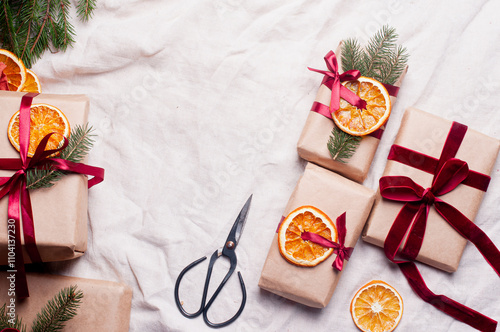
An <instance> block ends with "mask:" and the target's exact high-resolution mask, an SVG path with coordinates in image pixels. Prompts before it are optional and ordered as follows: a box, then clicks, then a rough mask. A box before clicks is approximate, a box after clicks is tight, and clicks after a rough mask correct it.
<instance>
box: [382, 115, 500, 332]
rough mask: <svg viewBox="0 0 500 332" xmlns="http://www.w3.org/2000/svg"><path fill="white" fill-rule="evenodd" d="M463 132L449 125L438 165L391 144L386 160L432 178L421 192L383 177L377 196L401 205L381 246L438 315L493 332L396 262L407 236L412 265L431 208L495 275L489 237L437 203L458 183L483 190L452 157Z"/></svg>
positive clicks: (480, 180)
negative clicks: (475, 248) (467, 241)
mask: <svg viewBox="0 0 500 332" xmlns="http://www.w3.org/2000/svg"><path fill="white" fill-rule="evenodd" d="M466 131H467V127H466V126H464V125H461V124H459V123H456V122H454V123H453V125H452V128H451V130H450V133H449V134H448V137H447V139H446V142H445V145H444V147H443V151H442V153H441V157H440V159H439V160H437V159H435V158H432V157H429V156H426V155H423V154H420V153H419V152H416V151H412V150H409V149H406V148H403V147H401V146H397V145H393V147H392V148H391V153H390V154H389V157H388V159H391V160H396V161H399V162H402V163H404V164H406V165H409V166H412V167H416V168H418V169H420V170H423V171H426V172H429V173H433V174H434V179H433V181H432V185H431V187H430V188H427V189H424V188H423V187H421V186H420V185H418V184H417V183H415V182H414V181H413V180H412V179H410V178H409V177H406V176H384V177H382V178H381V179H380V181H379V183H380V194H381V196H382V197H384V198H386V199H390V200H394V201H400V202H405V204H404V206H403V207H402V209H401V211H400V212H399V214H398V216H397V217H396V219H395V220H394V223H393V224H392V227H391V229H390V231H389V233H388V235H387V237H386V240H385V243H384V252H385V254H386V256H387V257H388V258H389V259H390V260H391V261H392V262H394V263H396V264H398V266H399V268H400V269H401V271H402V272H403V274H404V275H405V277H406V278H407V280H408V282H409V284H410V286H411V287H412V288H413V290H414V291H415V292H416V293H417V294H418V295H419V296H420V297H421V298H422V299H423V300H425V301H426V302H428V303H430V304H432V305H433V306H435V307H436V308H438V309H439V310H441V311H443V312H445V313H447V314H448V315H450V316H452V317H454V318H456V319H458V320H460V321H462V322H464V323H466V324H469V325H470V326H472V327H474V328H476V329H478V330H481V331H488V332H489V331H491V332H492V331H495V329H496V325H497V322H496V321H494V320H492V319H490V318H489V317H486V316H484V315H482V314H480V313H479V312H477V311H474V310H472V309H471V308H468V307H466V306H464V305H462V304H460V303H458V302H456V301H454V300H452V299H450V298H448V297H446V296H444V295H436V294H434V293H433V292H432V291H430V290H429V289H428V288H427V285H426V284H425V282H424V280H423V278H422V276H421V275H420V272H419V270H418V269H417V267H416V265H415V263H413V262H411V261H404V260H400V259H396V254H397V253H398V250H399V247H400V246H401V244H402V242H403V239H404V237H405V235H406V234H407V233H408V237H407V240H406V243H405V245H404V247H403V249H402V252H401V254H402V256H403V258H406V259H408V260H414V259H415V258H416V257H417V255H418V252H419V251H420V247H421V245H422V242H423V239H424V234H425V228H426V222H427V215H428V213H429V209H430V207H431V206H434V208H435V209H436V211H437V212H438V213H439V214H440V215H441V216H442V217H443V218H444V219H445V220H446V221H447V222H448V223H449V224H450V225H451V226H453V228H455V230H457V231H458V232H459V233H460V234H461V235H462V236H464V237H465V238H466V239H468V240H469V241H471V242H472V243H473V244H474V245H475V246H476V247H477V248H478V249H479V251H480V252H481V254H482V255H483V256H484V258H485V259H486V261H487V262H488V263H489V264H490V265H491V266H492V267H493V269H494V270H495V272H497V274H499V275H500V252H499V251H498V249H497V248H496V247H495V245H494V244H493V242H492V241H491V240H490V239H489V238H488V236H487V235H486V234H485V233H484V232H483V231H482V230H481V229H480V228H479V227H477V226H476V225H475V224H474V223H472V222H471V221H470V220H469V219H468V218H467V217H466V216H464V215H463V214H462V213H461V212H460V211H459V210H457V209H456V208H455V207H453V206H451V205H450V204H448V203H447V202H445V201H443V200H442V199H440V198H439V196H441V195H444V194H446V193H448V192H450V191H452V190H453V189H455V188H456V187H457V186H458V185H459V184H464V185H469V186H471V187H474V188H477V189H480V190H484V191H485V190H486V188H487V187H488V183H489V177H488V176H486V175H484V174H481V173H477V172H474V171H471V170H469V167H468V165H467V163H466V162H465V161H462V160H459V159H456V158H454V156H455V154H456V152H457V151H458V148H459V147H460V145H461V142H462V140H463V137H464V136H465V133H466Z"/></svg>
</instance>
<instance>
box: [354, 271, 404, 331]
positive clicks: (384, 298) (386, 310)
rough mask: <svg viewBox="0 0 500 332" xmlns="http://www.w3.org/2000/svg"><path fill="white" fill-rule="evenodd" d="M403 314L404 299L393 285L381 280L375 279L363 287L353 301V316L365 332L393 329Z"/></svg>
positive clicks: (357, 324)
mask: <svg viewBox="0 0 500 332" xmlns="http://www.w3.org/2000/svg"><path fill="white" fill-rule="evenodd" d="M402 315H403V299H402V298H401V295H399V293H398V292H397V291H396V289H394V287H392V286H391V285H389V284H387V283H386V282H384V281H381V280H373V281H370V282H369V283H367V284H366V285H364V286H363V287H361V288H360V289H359V290H358V292H357V293H356V295H354V298H353V299H352V301H351V316H352V319H353V320H354V323H355V324H356V326H357V327H358V328H359V329H360V330H361V331H363V332H390V331H393V330H394V329H395V328H396V326H397V325H398V324H399V321H400V320H401V316H402Z"/></svg>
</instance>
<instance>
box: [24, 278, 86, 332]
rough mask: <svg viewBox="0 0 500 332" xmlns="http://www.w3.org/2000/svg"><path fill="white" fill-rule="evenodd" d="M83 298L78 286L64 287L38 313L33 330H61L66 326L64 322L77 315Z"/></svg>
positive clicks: (42, 331) (41, 331) (36, 331)
mask: <svg viewBox="0 0 500 332" xmlns="http://www.w3.org/2000/svg"><path fill="white" fill-rule="evenodd" d="M82 299H83V292H82V291H81V290H78V289H77V287H76V286H70V287H68V288H64V289H62V290H61V291H60V292H59V293H58V294H57V295H56V296H55V297H54V298H53V299H51V300H50V301H49V302H48V303H47V304H46V305H45V307H44V308H43V309H42V311H41V312H40V313H39V314H37V315H36V318H35V320H34V321H33V325H32V327H31V331H32V332H52V331H61V330H62V329H63V328H64V323H65V322H67V321H68V320H70V319H72V318H73V317H75V316H76V314H77V309H78V308H79V307H80V304H81V303H82Z"/></svg>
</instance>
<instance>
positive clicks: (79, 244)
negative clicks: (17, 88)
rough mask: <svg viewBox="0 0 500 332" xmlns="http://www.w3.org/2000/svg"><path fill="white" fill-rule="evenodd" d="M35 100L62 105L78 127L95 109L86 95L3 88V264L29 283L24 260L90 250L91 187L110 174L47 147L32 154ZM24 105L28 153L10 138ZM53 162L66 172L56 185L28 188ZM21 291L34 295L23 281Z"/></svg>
mask: <svg viewBox="0 0 500 332" xmlns="http://www.w3.org/2000/svg"><path fill="white" fill-rule="evenodd" d="M32 104H48V105H52V106H55V107H57V108H58V109H60V110H61V111H62V112H63V113H64V114H65V115H66V117H67V118H68V120H69V123H70V126H71V127H73V128H74V127H75V126H77V125H85V124H86V123H87V116H88V111H89V100H88V98H87V97H86V96H84V95H49V94H40V95H36V94H24V93H18V92H8V91H0V105H1V108H0V132H3V133H4V139H1V140H0V185H1V186H0V195H1V196H0V264H2V265H6V264H9V267H10V269H11V270H14V269H15V270H17V272H18V273H19V276H18V278H17V280H18V282H19V283H20V284H19V285H21V284H25V281H24V280H23V279H24V277H23V274H24V273H23V272H24V267H23V263H24V262H26V263H29V262H37V263H38V262H42V261H43V262H49V261H60V260H67V259H73V258H76V257H79V256H81V255H83V253H84V252H85V250H86V249H87V190H88V188H89V187H90V186H92V185H93V184H96V183H98V182H100V181H102V179H103V176H104V170H103V169H101V168H97V167H92V166H88V165H85V164H82V163H72V162H69V161H67V160H62V159H60V158H57V156H55V157H53V155H52V154H50V155H49V152H43V150H42V149H40V151H37V152H35V153H34V155H33V156H32V157H28V156H27V151H28V149H27V144H26V142H27V139H28V137H27V135H26V133H29V125H30V120H29V119H30V112H29V110H30V105H32ZM20 109H21V113H20V114H21V116H20V121H19V122H20V126H19V127H20V128H21V129H20V130H19V132H20V135H19V136H20V142H21V143H20V146H21V148H20V150H21V151H23V150H24V149H25V152H24V156H23V153H20V152H18V151H17V150H16V149H15V148H14V147H13V146H12V145H11V144H10V142H9V140H8V139H7V127H8V125H9V120H10V119H11V117H12V116H13V115H14V114H15V113H16V112H17V111H18V110H20ZM23 140H24V144H23ZM40 145H42V144H40ZM48 165H50V167H52V169H58V170H61V171H64V172H66V174H65V175H63V176H62V178H61V179H60V180H59V181H57V182H55V184H54V185H53V186H52V187H49V188H40V189H35V190H28V189H27V187H26V174H27V173H28V172H29V171H30V170H31V169H35V168H43V167H47V166H48ZM84 174H88V175H93V177H89V178H87V177H86V176H85V175H84ZM18 295H19V296H21V297H25V296H28V292H27V289H26V287H25V286H19V289H18Z"/></svg>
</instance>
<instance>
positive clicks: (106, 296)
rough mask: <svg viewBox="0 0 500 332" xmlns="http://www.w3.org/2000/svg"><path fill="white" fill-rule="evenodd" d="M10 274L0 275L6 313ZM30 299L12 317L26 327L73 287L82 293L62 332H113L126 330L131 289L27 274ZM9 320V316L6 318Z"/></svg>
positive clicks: (0, 295) (17, 306) (0, 299)
mask: <svg viewBox="0 0 500 332" xmlns="http://www.w3.org/2000/svg"><path fill="white" fill-rule="evenodd" d="M8 277H9V273H6V272H1V273H0V289H1V290H2V291H1V292H0V307H1V306H3V305H4V304H6V307H7V312H8V313H9V312H10V310H9V309H8V305H9V304H10V301H11V298H10V297H9V294H8V291H7V290H8V289H9V287H10V285H9V283H10V281H9V278H8ZM27 279H28V283H29V284H30V291H31V296H30V297H29V298H28V299H25V300H24V301H21V302H17V303H16V304H15V316H16V317H18V318H20V319H22V322H23V323H25V324H27V327H28V328H27V330H28V331H31V324H32V322H33V321H34V320H35V318H36V315H37V314H38V313H40V311H41V310H42V308H44V307H45V306H46V305H47V303H48V301H49V300H51V299H53V298H54V296H56V295H57V294H58V293H59V292H60V291H61V289H63V288H67V287H71V286H76V288H77V289H78V290H79V291H81V292H82V293H83V298H82V299H81V303H80V306H79V307H78V308H77V309H76V315H75V316H74V317H73V318H71V319H70V320H68V321H67V322H64V325H65V328H64V329H63V330H64V331H72V332H84V331H115V332H122V331H128V330H129V322H130V308H131V302H132V289H131V288H130V287H129V286H128V285H125V284H123V283H117V282H112V281H105V280H94V279H85V278H74V277H66V276H58V275H50V274H38V273H28V274H27ZM8 318H9V319H10V316H8Z"/></svg>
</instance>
